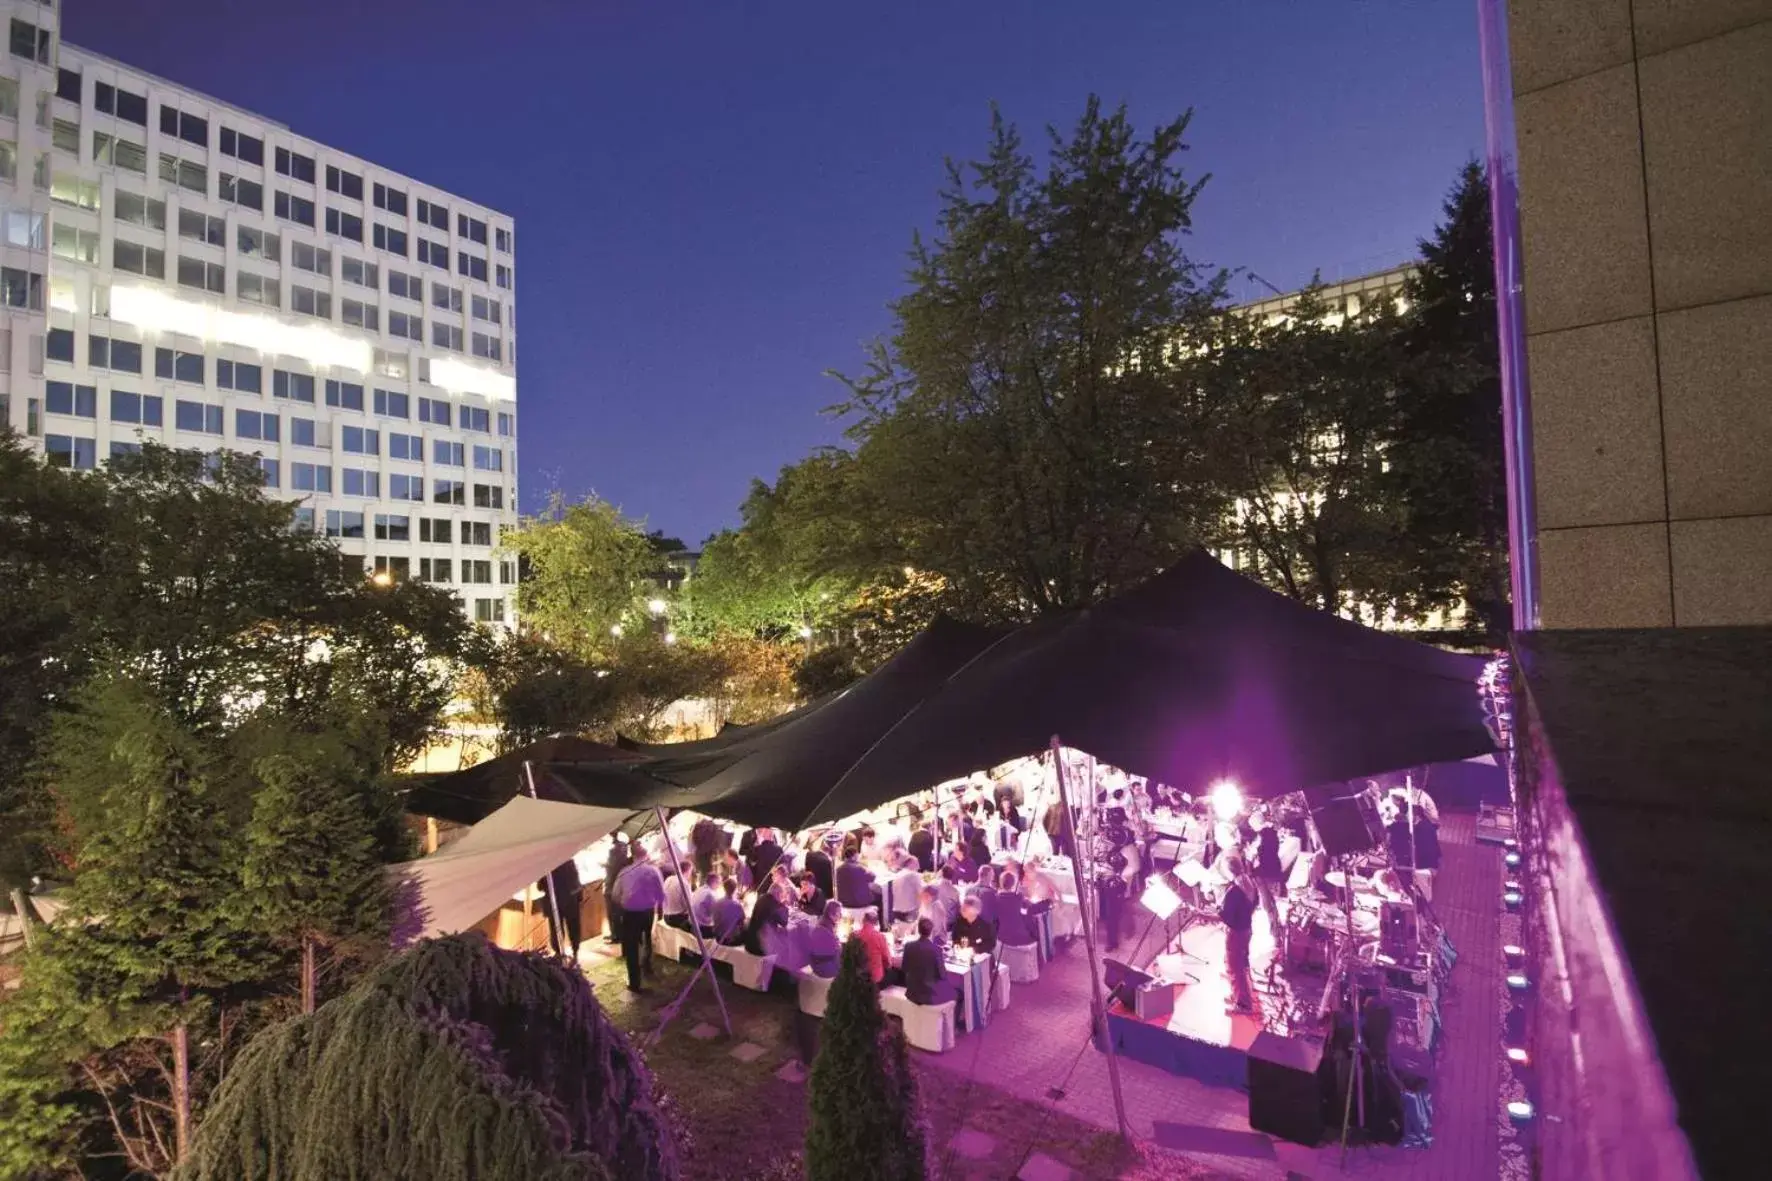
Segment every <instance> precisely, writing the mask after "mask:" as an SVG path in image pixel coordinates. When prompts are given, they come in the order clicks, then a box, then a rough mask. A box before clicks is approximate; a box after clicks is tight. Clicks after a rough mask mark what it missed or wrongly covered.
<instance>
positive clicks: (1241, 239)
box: [63, 0, 1482, 544]
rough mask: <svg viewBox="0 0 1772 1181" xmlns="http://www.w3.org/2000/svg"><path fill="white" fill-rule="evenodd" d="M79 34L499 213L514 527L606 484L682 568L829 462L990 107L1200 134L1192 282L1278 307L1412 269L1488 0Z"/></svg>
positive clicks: (72, 18) (146, 14) (138, 11)
mask: <svg viewBox="0 0 1772 1181" xmlns="http://www.w3.org/2000/svg"><path fill="white" fill-rule="evenodd" d="M63 28H64V35H65V36H66V37H67V38H68V40H70V41H73V42H75V43H76V44H81V45H85V46H87V47H89V48H92V49H96V50H98V51H99V52H101V53H105V54H108V55H109V56H112V57H115V58H118V59H121V60H123V61H126V62H128V63H130V64H132V65H136V66H139V67H141V68H143V69H146V70H149V71H151V72H154V73H157V74H161V75H163V76H165V77H168V78H171V79H173V80H175V81H177V82H180V83H182V84H184V85H187V86H190V87H193V88H194V89H197V90H201V91H204V92H206V93H209V94H212V95H214V96H216V97H217V98H220V99H224V100H226V101H228V102H232V103H235V104H237V105H240V106H243V107H246V108H248V109H250V110H253V111H257V112H259V113H262V114H264V115H266V116H268V117H270V118H273V119H276V120H278V121H280V122H283V123H286V124H288V125H289V126H291V127H292V128H294V129H295V130H296V131H298V132H300V133H302V134H304V135H308V136H311V137H313V138H315V139H318V140H321V141H323V142H326V143H329V144H335V145H337V146H339V147H341V148H344V149H346V150H347V151H351V152H354V153H356V154H358V155H361V156H363V157H366V158H368V159H371V160H374V161H376V162H378V163H382V164H385V165H386V166H388V167H391V168H395V169H398V170H400V171H402V172H405V173H409V174H411V175H414V176H417V177H421V178H423V179H424V180H426V181H428V182H430V183H433V184H436V185H439V186H441V187H443V188H445V189H449V190H452V191H455V192H458V193H461V194H463V195H464V196H467V197H470V198H472V199H474V200H476V201H480V202H483V203H485V204H487V205H490V206H493V207H495V208H498V209H502V210H505V211H506V212H508V213H510V214H511V215H512V216H514V217H515V218H516V222H517V304H518V341H519V347H518V362H519V368H518V374H519V377H518V388H519V393H518V398H519V404H520V407H521V413H520V417H519V422H520V427H519V431H520V443H521V479H522V490H523V503H524V506H525V508H527V509H533V508H535V507H536V506H537V505H538V504H539V503H541V501H542V500H543V499H544V498H545V496H546V494H547V492H548V491H549V490H550V489H552V488H555V487H559V488H562V489H564V490H566V491H567V492H569V493H573V494H577V493H580V492H584V491H591V490H594V491H596V492H597V493H599V494H600V495H602V496H605V497H607V498H608V499H610V500H613V501H615V502H616V503H618V504H620V505H621V506H622V507H623V508H624V509H625V510H627V511H628V512H629V513H630V514H631V515H634V516H644V517H646V518H648V519H649V520H650V522H651V524H652V525H653V526H655V527H660V528H663V529H665V530H666V531H668V532H671V533H675V534H680V535H681V536H683V537H684V538H686V539H688V540H689V541H690V542H691V543H692V544H693V543H695V542H698V541H699V540H700V539H701V538H702V537H703V536H705V535H706V534H707V533H709V532H711V531H712V530H714V529H716V528H718V527H720V526H723V525H725V524H728V523H731V522H732V521H733V520H734V519H735V517H736V510H737V506H738V503H739V501H740V500H741V499H742V498H743V497H744V495H745V492H746V489H747V488H748V486H749V482H750V479H751V477H752V476H763V477H765V478H771V479H772V478H773V476H774V474H775V472H776V470H777V469H778V468H779V467H780V466H781V465H782V464H784V463H789V462H792V461H794V460H796V459H798V458H799V457H800V456H802V455H804V454H805V453H806V451H807V450H808V449H810V448H811V447H813V446H816V445H818V444H821V443H825V442H830V441H834V440H835V439H836V438H837V435H838V431H837V428H836V426H835V425H834V424H833V423H831V422H830V421H829V420H827V419H824V418H821V417H820V415H819V413H818V412H819V410H820V409H821V408H822V407H824V406H827V405H829V404H830V403H832V402H834V401H836V400H838V398H839V397H840V395H841V393H842V390H841V387H839V386H838V385H837V384H836V383H835V382H833V381H832V380H831V379H829V378H827V377H825V376H823V373H824V371H825V370H826V369H829V368H837V369H850V370H854V369H858V368H859V367H860V366H859V362H860V359H861V346H862V343H863V342H864V341H865V340H867V339H869V338H871V337H873V336H876V335H878V334H880V333H882V332H884V331H885V330H886V329H887V328H888V326H889V321H888V316H887V313H886V310H885V304H886V302H887V301H888V300H889V299H890V298H891V297H892V296H893V295H895V294H896V293H897V292H898V291H899V290H900V288H901V286H902V276H903V270H904V249H905V247H906V245H907V244H908V242H909V239H910V233H911V231H912V229H913V228H916V227H927V226H928V225H929V224H930V222H931V220H932V217H933V214H934V211H935V206H936V198H935V192H936V189H937V188H938V186H939V184H940V181H941V160H942V157H943V156H944V155H958V156H970V155H973V154H976V153H977V152H978V151H979V150H980V149H981V147H982V145H983V143H984V139H985V133H986V130H987V127H988V119H989V103H990V102H991V101H992V100H993V99H994V100H996V101H997V102H999V103H1000V104H1001V105H1002V107H1003V109H1004V112H1005V114H1006V115H1008V116H1009V117H1010V118H1011V119H1012V120H1014V121H1015V122H1017V123H1019V124H1021V125H1022V127H1023V129H1024V131H1026V132H1029V133H1034V132H1037V131H1038V129H1039V128H1040V127H1041V126H1042V125H1044V124H1045V123H1048V122H1053V121H1056V122H1059V123H1061V124H1066V125H1068V124H1069V123H1071V122H1072V121H1073V120H1074V119H1075V117H1076V115H1077V114H1078V112H1079V111H1080V110H1081V108H1082V104H1083V101H1084V99H1085V97H1086V96H1087V95H1088V94H1089V93H1090V92H1091V91H1094V92H1097V93H1100V94H1101V95H1102V96H1103V98H1104V99H1106V100H1107V101H1109V102H1110V103H1111V102H1119V101H1125V102H1127V103H1129V104H1130V106H1131V109H1132V113H1133V115H1134V117H1135V118H1136V119H1137V121H1138V122H1139V124H1140V125H1141V126H1145V127H1148V126H1150V125H1151V124H1153V123H1155V122H1156V121H1157V120H1159V119H1162V118H1168V117H1171V116H1173V115H1174V114H1176V113H1177V112H1179V111H1181V110H1182V109H1184V108H1186V107H1189V106H1192V107H1193V108H1194V112H1195V115H1194V124H1193V130H1192V133H1191V142H1192V145H1193V151H1192V153H1191V163H1192V167H1193V168H1194V169H1195V170H1196V171H1209V172H1211V173H1212V174H1213V179H1212V181H1211V183H1210V184H1209V185H1207V187H1206V190H1205V192H1204V193H1203V194H1202V196H1201V198H1200V200H1199V202H1198V204H1197V205H1196V207H1195V232H1194V241H1193V253H1194V255H1195V256H1196V257H1197V258H1199V259H1202V260H1204V261H1209V262H1212V263H1215V264H1222V265H1227V266H1240V267H1248V268H1250V269H1252V270H1254V271H1255V272H1256V273H1257V274H1260V275H1262V276H1263V277H1265V278H1266V279H1268V280H1270V281H1271V282H1273V283H1275V284H1278V285H1279V286H1280V287H1282V288H1290V287H1293V286H1296V285H1298V284H1300V283H1303V282H1304V281H1306V280H1307V279H1308V278H1309V277H1310V273H1311V271H1312V270H1313V269H1317V268H1320V269H1321V270H1322V271H1323V273H1324V276H1325V278H1330V279H1333V278H1335V277H1337V276H1338V275H1348V274H1356V273H1359V272H1361V271H1363V270H1372V269H1376V268H1377V267H1379V266H1382V265H1386V264H1389V263H1391V262H1394V261H1396V260H1398V259H1400V258H1401V257H1403V256H1404V255H1406V254H1407V253H1409V252H1410V251H1411V250H1412V248H1413V244H1414V242H1415V240H1416V239H1417V238H1419V237H1420V236H1422V235H1423V234H1425V233H1426V232H1427V231H1428V230H1429V229H1430V227H1431V226H1432V224H1433V222H1434V220H1435V218H1436V216H1437V215H1438V212H1439V206H1440V201H1441V198H1442V196H1443V195H1444V193H1445V191H1446V189H1447V188H1448V187H1449V186H1450V185H1451V183H1452V181H1453V179H1454V174H1455V172H1456V170H1457V168H1458V167H1459V165H1460V164H1462V163H1463V162H1464V160H1466V159H1467V158H1469V157H1470V156H1471V155H1473V154H1476V153H1477V152H1479V150H1480V147H1481V143H1482V86H1481V78H1480V74H1479V69H1478V54H1477V34H1476V0H1318V2H1316V3H1296V2H1283V0H1125V2H1118V0H1100V2H1098V3H1090V4H1083V3H1075V2H1062V3H1061V2H1058V0H976V2H966V3H961V2H957V0H893V2H892V3H858V2H841V0H839V2H835V3H833V2H832V0H822V2H817V3H815V2H812V0H793V2H787V0H779V2H773V3H740V2H737V0H699V2H697V3H682V2H677V3H671V2H669V0H629V2H625V3H613V2H603V0H516V2H511V3H505V4H497V5H495V4H487V3H485V2H484V0H478V2H476V0H423V2H422V3H421V2H418V0H370V2H368V3H362V2H360V0H359V2H354V3H347V2H346V0H303V2H302V3H299V4H277V3H265V2H263V0H236V2H230V0H178V3H167V4H144V3H142V0H66V3H65V6H64V17H63ZM1030 138H1032V136H1031V135H1030ZM1238 294H1239V295H1242V294H1250V295H1254V294H1259V292H1257V291H1255V290H1254V289H1253V288H1249V287H1248V285H1247V284H1244V285H1242V287H1240V288H1239V291H1238Z"/></svg>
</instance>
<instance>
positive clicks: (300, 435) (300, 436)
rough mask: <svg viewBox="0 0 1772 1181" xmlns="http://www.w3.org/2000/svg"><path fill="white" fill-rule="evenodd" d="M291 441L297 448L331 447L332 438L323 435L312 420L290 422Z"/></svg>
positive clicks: (300, 419) (302, 419)
mask: <svg viewBox="0 0 1772 1181" xmlns="http://www.w3.org/2000/svg"><path fill="white" fill-rule="evenodd" d="M289 441H290V442H291V443H294V444H295V445H296V446H297V447H330V446H331V445H332V440H331V438H329V437H327V436H325V435H323V434H322V433H321V431H320V430H319V426H318V424H317V423H315V421H314V420H313V419H311V418H292V419H290V420H289Z"/></svg>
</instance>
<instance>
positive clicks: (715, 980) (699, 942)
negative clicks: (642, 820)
mask: <svg viewBox="0 0 1772 1181" xmlns="http://www.w3.org/2000/svg"><path fill="white" fill-rule="evenodd" d="M652 811H653V813H654V814H655V815H656V816H657V817H658V830H659V831H660V832H661V833H663V834H664V842H665V852H666V853H667V854H669V855H670V858H671V871H672V872H673V873H675V874H676V875H677V884H678V885H679V886H680V887H682V890H683V900H684V901H685V902H689V901H690V894H689V880H688V879H687V878H685V877H684V876H683V862H682V861H681V860H680V859H679V858H678V857H677V843H676V842H675V841H673V840H672V839H671V826H670V824H669V823H668V822H666V820H665V814H664V809H663V808H662V807H658V808H654V809H653V810H652ZM689 929H690V931H692V932H693V933H694V934H695V950H696V951H698V952H700V953H701V967H700V968H697V969H696V971H695V976H700V975H701V974H702V972H703V971H706V972H707V974H708V982H709V983H711V984H712V985H713V986H714V1000H715V1002H716V1003H718V1004H719V1006H720V1024H722V1025H724V1026H725V1027H726V1036H727V1037H729V1038H730V1037H731V1036H732V1018H731V1017H729V1016H727V1014H726V998H725V996H723V995H722V994H721V992H720V977H719V976H718V975H717V974H716V973H715V972H714V971H713V970H712V969H711V968H710V967H709V965H711V964H712V963H713V962H714V961H713V957H712V956H710V955H708V943H707V940H706V939H705V938H703V937H702V933H701V924H700V923H698V922H696V921H695V906H694V904H693V903H691V905H690V907H689ZM649 937H650V936H649ZM695 976H691V977H690V978H689V983H688V984H686V985H685V986H684V987H683V991H682V992H681V993H680V994H678V996H677V1002H676V1004H675V1005H673V1006H671V1014H675V1012H676V1010H677V1008H678V1007H679V1006H681V1005H682V1004H683V998H684V997H686V996H688V995H689V990H690V989H691V988H694V987H695ZM670 1020H671V1017H670V1015H667V1016H666V1017H665V1019H664V1020H663V1021H661V1022H659V1025H658V1033H657V1034H654V1035H653V1036H654V1038H655V1039H656V1037H657V1036H658V1034H662V1033H664V1027H665V1026H666V1025H667V1024H669V1023H670Z"/></svg>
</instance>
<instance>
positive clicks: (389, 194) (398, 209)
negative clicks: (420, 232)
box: [374, 184, 406, 217]
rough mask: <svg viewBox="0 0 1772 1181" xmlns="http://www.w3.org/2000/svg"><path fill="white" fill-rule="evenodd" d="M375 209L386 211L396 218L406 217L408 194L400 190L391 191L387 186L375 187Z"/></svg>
mask: <svg viewBox="0 0 1772 1181" xmlns="http://www.w3.org/2000/svg"><path fill="white" fill-rule="evenodd" d="M374 195H375V207H376V208H377V209H385V210H387V211H388V212H389V213H391V214H393V215H394V216H396V217H405V216H406V194H405V193H403V192H401V191H400V190H399V189H390V188H388V187H387V186H386V185H379V184H378V185H376V186H375V194H374Z"/></svg>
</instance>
